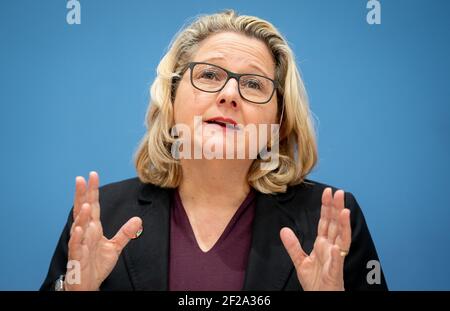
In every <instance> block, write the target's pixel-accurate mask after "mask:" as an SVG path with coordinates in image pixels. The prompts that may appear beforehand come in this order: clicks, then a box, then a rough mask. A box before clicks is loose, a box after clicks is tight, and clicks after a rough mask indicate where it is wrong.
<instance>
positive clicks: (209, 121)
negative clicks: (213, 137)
mask: <svg viewBox="0 0 450 311" xmlns="http://www.w3.org/2000/svg"><path fill="white" fill-rule="evenodd" d="M206 123H208V124H217V125H220V126H223V127H235V125H234V124H232V123H226V122H220V121H215V120H208V121H206Z"/></svg>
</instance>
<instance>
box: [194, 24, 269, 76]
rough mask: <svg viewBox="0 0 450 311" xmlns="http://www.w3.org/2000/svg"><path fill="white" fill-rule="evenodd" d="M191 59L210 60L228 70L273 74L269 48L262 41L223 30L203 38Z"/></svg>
mask: <svg viewBox="0 0 450 311" xmlns="http://www.w3.org/2000/svg"><path fill="white" fill-rule="evenodd" d="M193 61H201V62H210V63H213V64H217V65H222V66H224V67H227V69H229V70H232V71H233V70H234V71H238V72H239V71H242V70H247V72H248V70H251V71H250V72H251V73H260V74H263V75H267V76H273V73H274V70H275V65H274V61H273V58H272V55H271V52H270V50H269V48H268V47H267V46H266V44H265V43H264V42H262V41H261V40H259V39H256V38H250V37H247V36H245V35H242V34H238V33H232V32H225V33H219V34H214V35H212V36H210V37H208V38H206V39H205V40H203V41H202V42H201V43H200V45H199V47H198V49H197V51H196V53H195V55H194V59H193Z"/></svg>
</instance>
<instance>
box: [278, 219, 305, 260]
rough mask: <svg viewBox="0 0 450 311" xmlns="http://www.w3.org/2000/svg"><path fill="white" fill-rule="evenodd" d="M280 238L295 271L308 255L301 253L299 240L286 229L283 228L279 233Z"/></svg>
mask: <svg viewBox="0 0 450 311" xmlns="http://www.w3.org/2000/svg"><path fill="white" fill-rule="evenodd" d="M280 238H281V241H282V242H283V245H284V247H285V248H286V250H287V252H288V254H289V257H291V260H292V262H293V263H294V266H295V268H296V269H298V267H300V266H301V264H302V263H303V261H304V260H305V258H306V257H308V255H307V254H306V253H305V252H304V251H303V248H302V246H301V245H300V242H299V240H298V239H297V237H296V236H295V233H294V232H293V231H292V230H291V229H290V228H288V227H284V228H282V229H281V231H280Z"/></svg>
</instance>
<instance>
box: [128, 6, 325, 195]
mask: <svg viewBox="0 0 450 311" xmlns="http://www.w3.org/2000/svg"><path fill="white" fill-rule="evenodd" d="M218 32H236V33H240V34H244V35H246V36H249V37H251V38H256V39H259V40H261V41H262V42H264V43H265V44H266V45H267V47H268V48H269V50H270V51H271V52H272V56H273V58H274V60H275V79H276V80H278V82H279V87H278V88H277V102H278V121H279V122H281V127H280V133H279V139H280V141H279V161H278V167H276V168H275V169H273V170H262V169H261V165H260V164H261V161H262V160H261V159H259V158H257V159H255V160H254V161H253V163H252V165H251V167H250V169H249V172H248V175H247V180H248V183H249V185H251V186H252V187H253V188H255V189H256V190H258V191H260V192H262V193H278V192H285V191H286V189H287V186H289V185H296V184H299V183H301V182H303V181H304V178H305V176H306V175H307V174H308V173H309V172H310V171H311V170H312V169H313V167H314V166H315V164H316V162H317V145H316V138H315V133H314V128H313V124H312V118H311V112H310V110H309V104H308V99H307V96H306V91H305V88H304V85H303V81H302V79H301V77H300V74H299V71H298V69H297V66H296V63H295V58H294V54H293V52H292V50H291V49H290V47H289V46H288V44H287V42H286V40H285V39H284V38H283V36H282V35H281V34H280V33H279V32H278V30H277V29H276V28H275V27H274V26H273V25H272V24H271V23H269V22H267V21H265V20H263V19H260V18H258V17H254V16H246V15H238V14H237V13H236V12H235V11H233V10H226V11H224V12H220V13H216V14H212V15H204V16H200V17H198V18H197V19H196V20H195V21H194V22H193V23H192V24H190V25H189V26H187V27H186V28H184V29H183V30H181V31H180V32H179V33H178V34H177V35H176V36H175V38H174V40H173V41H172V43H171V45H170V47H169V50H168V52H167V53H166V54H165V55H164V57H163V58H162V60H161V62H160V63H159V65H158V68H157V77H156V79H155V81H154V82H153V84H152V86H151V90H150V94H151V99H150V103H149V107H148V110H147V114H146V126H147V132H146V134H145V136H144V137H143V139H142V141H141V142H140V145H139V147H138V150H137V151H136V154H135V165H136V170H137V173H138V176H139V178H140V180H141V181H142V182H144V183H151V184H155V185H158V186H161V187H166V188H175V187H178V186H179V184H180V181H181V178H182V170H181V166H180V162H179V160H176V159H174V158H173V157H172V154H171V145H172V144H173V143H174V141H175V139H174V138H173V137H172V136H171V128H172V127H173V126H174V118H173V102H174V98H175V95H176V88H177V85H178V81H179V78H180V72H181V71H182V70H183V69H184V68H185V66H186V65H187V63H188V62H189V61H190V60H191V58H192V55H193V54H194V53H195V51H196V48H197V47H198V45H199V43H200V42H201V41H202V40H204V39H206V38H207V37H208V36H210V35H212V34H216V33H218ZM282 105H284V113H282V114H280V111H281V110H283V109H280V108H282ZM280 118H282V120H280Z"/></svg>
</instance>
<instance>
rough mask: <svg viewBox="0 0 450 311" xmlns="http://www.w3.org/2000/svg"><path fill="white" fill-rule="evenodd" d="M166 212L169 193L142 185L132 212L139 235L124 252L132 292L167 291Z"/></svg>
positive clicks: (168, 204)
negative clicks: (140, 229) (139, 221)
mask: <svg viewBox="0 0 450 311" xmlns="http://www.w3.org/2000/svg"><path fill="white" fill-rule="evenodd" d="M169 209H170V190H168V189H163V188H159V187H155V186H152V185H148V184H147V185H143V187H142V190H141V193H140V196H139V202H137V205H136V210H135V211H136V212H137V215H138V216H140V217H141V219H142V222H143V232H142V234H141V235H140V236H139V238H137V239H135V240H132V241H130V244H129V245H128V246H127V247H126V248H125V249H124V258H125V263H126V265H127V267H128V270H129V273H130V277H131V282H132V284H133V286H134V290H168V263H169V233H170V232H169V228H170V217H169V215H170V214H169Z"/></svg>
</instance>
